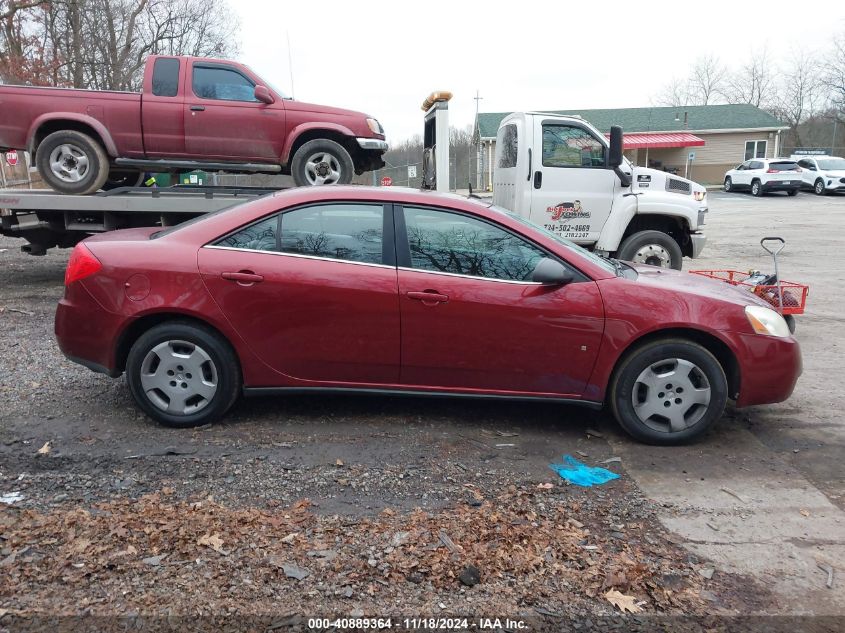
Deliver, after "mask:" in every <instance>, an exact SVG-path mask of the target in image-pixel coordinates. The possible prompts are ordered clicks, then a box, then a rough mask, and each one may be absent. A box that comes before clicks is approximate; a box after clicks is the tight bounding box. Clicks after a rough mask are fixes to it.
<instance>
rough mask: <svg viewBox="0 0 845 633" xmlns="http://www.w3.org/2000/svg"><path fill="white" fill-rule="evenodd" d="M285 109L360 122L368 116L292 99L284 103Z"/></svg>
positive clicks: (353, 111)
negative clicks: (341, 117) (329, 115)
mask: <svg viewBox="0 0 845 633" xmlns="http://www.w3.org/2000/svg"><path fill="white" fill-rule="evenodd" d="M285 109H286V110H298V111H301V112H313V113H316V114H333V115H336V116H347V117H354V118H356V119H361V120H363V119H366V118H367V117H368V116H369V115H367V114H364V113H363V112H356V111H355V110H346V109H344V108H335V107H333V106H325V105H320V104H317V103H307V102H305V101H295V100H293V99H289V100H287V101H285Z"/></svg>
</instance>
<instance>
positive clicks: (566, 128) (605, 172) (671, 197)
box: [493, 112, 707, 270]
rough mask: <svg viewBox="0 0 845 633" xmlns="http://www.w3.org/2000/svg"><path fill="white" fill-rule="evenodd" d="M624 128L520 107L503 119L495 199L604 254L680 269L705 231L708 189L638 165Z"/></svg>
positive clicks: (698, 248)
mask: <svg viewBox="0 0 845 633" xmlns="http://www.w3.org/2000/svg"><path fill="white" fill-rule="evenodd" d="M622 142H623V141H622V129H621V128H619V127H614V128H612V130H611V138H610V140H609V141H608V139H607V138H605V136H604V134H602V133H601V132H599V131H598V130H597V129H596V128H595V127H593V126H592V125H590V124H589V123H588V122H587V121H585V120H584V119H582V118H580V117H573V116H560V115H553V114H546V113H542V112H515V113H513V114H510V115H508V116H507V117H505V118H504V119H503V120H502V122H501V124H500V125H499V130H498V134H497V139H496V155H495V157H494V163H493V165H494V168H493V202H494V204H496V205H498V206H501V207H504V208H506V209H508V210H510V211H512V212H514V213H516V214H517V215H520V216H522V217H525V218H527V219H529V220H530V221H531V222H533V223H535V224H538V225H540V226H543V227H545V228H546V230H548V231H551V232H552V233H555V234H557V235H560V236H561V237H564V238H566V239H568V240H570V241H573V242H575V243H577V244H580V245H582V246H586V247H588V248H591V249H593V250H595V251H597V252H599V253H600V254H604V255H611V256H614V257H617V258H619V259H623V260H627V261H633V262H637V263H642V264H651V265H656V266H662V267H668V268H675V269H677V270H680V269H681V265H682V260H683V257H685V256H686V257H691V258H694V257H698V255H699V254H700V253H701V250H702V249H703V248H704V244H705V241H706V238H705V236H704V234H703V233H702V232H701V228H702V227H703V225H704V218H705V214H706V213H707V202H706V190H705V189H704V187H702V186H701V185H699V184H696V183H694V182H692V181H690V180H687V179H685V178H680V177H678V176H674V175H672V174H669V173H666V172H662V171H658V170H655V169H648V168H645V167H639V166H636V165H633V164H632V163H631V162H630V161H629V160H628V159H627V158H625V157H624V156H623V155H622Z"/></svg>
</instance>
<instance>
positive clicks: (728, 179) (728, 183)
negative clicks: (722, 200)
mask: <svg viewBox="0 0 845 633" xmlns="http://www.w3.org/2000/svg"><path fill="white" fill-rule="evenodd" d="M732 188H733V180H731V177H730V176H727V177H726V178H725V192H730V191H731V189H732Z"/></svg>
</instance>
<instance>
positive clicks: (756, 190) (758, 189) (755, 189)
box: [751, 180, 763, 198]
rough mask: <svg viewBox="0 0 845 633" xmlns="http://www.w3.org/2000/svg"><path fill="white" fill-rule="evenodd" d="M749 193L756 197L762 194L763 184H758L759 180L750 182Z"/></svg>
mask: <svg viewBox="0 0 845 633" xmlns="http://www.w3.org/2000/svg"><path fill="white" fill-rule="evenodd" d="M751 195H752V196H757V197H758V198H759V197H760V196H762V195H763V185H762V184H760V181H759V180H755V181H754V182H752V183H751Z"/></svg>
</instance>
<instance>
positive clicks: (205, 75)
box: [192, 66, 257, 101]
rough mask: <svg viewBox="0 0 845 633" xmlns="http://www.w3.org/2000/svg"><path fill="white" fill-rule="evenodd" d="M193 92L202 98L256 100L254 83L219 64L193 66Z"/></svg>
mask: <svg viewBox="0 0 845 633" xmlns="http://www.w3.org/2000/svg"><path fill="white" fill-rule="evenodd" d="M192 84H193V90H194V94H195V95H196V96H198V97H200V98H202V99H219V100H221V101H257V99H256V98H255V85H254V84H253V83H252V82H251V81H250V80H249V79H247V78H246V77H244V76H243V75H242V74H241V73H239V72H238V71H236V70H234V69H230V68H220V67H219V66H194V74H193V78H192Z"/></svg>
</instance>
